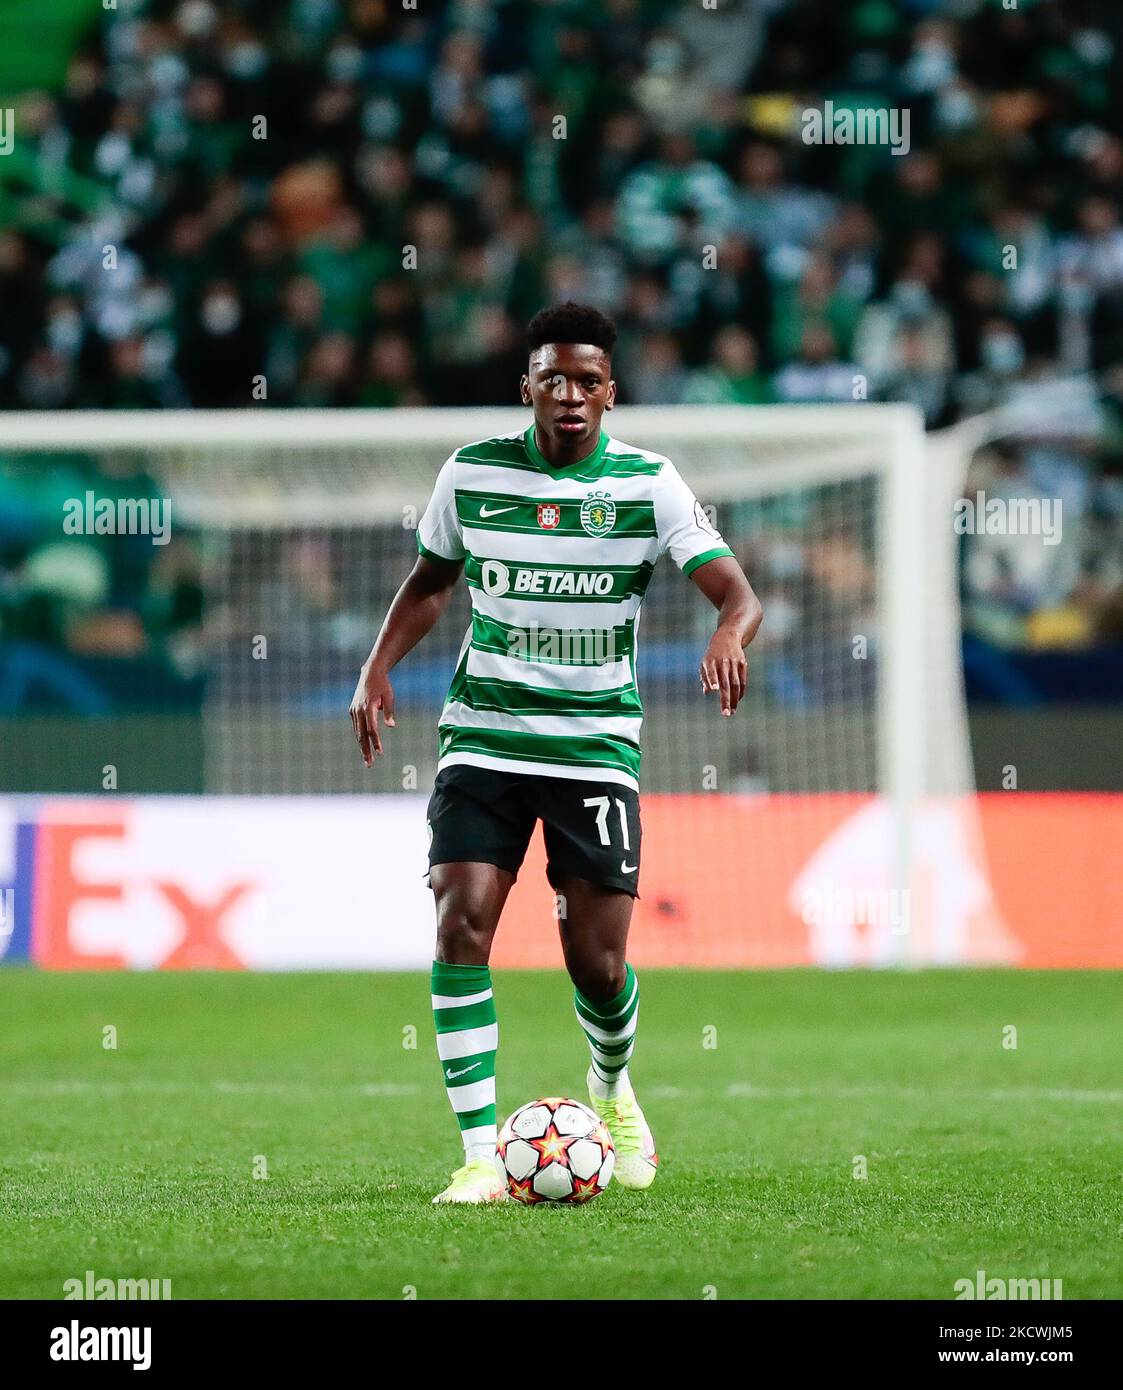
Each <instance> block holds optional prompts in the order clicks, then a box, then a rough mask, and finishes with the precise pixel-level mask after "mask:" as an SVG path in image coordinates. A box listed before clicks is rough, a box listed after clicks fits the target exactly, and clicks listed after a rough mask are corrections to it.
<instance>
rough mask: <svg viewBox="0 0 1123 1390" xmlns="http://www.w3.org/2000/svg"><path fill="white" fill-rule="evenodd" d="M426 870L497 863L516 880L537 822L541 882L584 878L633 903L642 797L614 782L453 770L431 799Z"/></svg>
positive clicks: (557, 885)
mask: <svg viewBox="0 0 1123 1390" xmlns="http://www.w3.org/2000/svg"><path fill="white" fill-rule="evenodd" d="M428 815H429V836H430V840H429V864H430V866H432V865H433V864H459V863H478V864H496V865H498V866H499V868H501V869H507V870H508V871H509V872H510V873H512V874H514V875H515V876H516V877H517V876H518V872H519V869H520V868H521V866H522V862H523V858H524V856H525V855H526V848H527V845H529V844H530V837H531V835H532V834H533V833H534V826H535V823H536V822H537V821H539V820H540V821H541V822H542V831H543V838H544V839H545V841H546V877H547V878H548V879H549V881H550V886H551V888H553V889H554V891H555V892H557V891H559V890H560V888H561V885H562V883H563V882H564V881H565V880H566V879H567V878H583V879H587V880H588V881H589V882H590V883H595V884H598V885H599V886H600V887H602V888H614V889H618V890H620V891H621V892H623V893H630V894H631V895H632V897H633V898H638V897H639V893H638V891H637V886H638V881H639V859H640V841H641V839H642V834H643V832H642V829H641V826H640V816H639V793H638V792H635V791H633V790H632V788H631V787H625V786H622V785H621V784H620V783H618V782H584V781H579V780H578V779H577V778H575V777H536V776H533V775H531V774H528V773H521V772H495V771H492V770H491V769H490V768H486V767H471V766H468V765H465V764H457V765H456V766H454V767H446V768H445V769H444V770H443V771H442V772H439V773H438V774H437V780H436V782H435V783H434V786H433V795H432V796H431V797H430V798H429V812H428Z"/></svg>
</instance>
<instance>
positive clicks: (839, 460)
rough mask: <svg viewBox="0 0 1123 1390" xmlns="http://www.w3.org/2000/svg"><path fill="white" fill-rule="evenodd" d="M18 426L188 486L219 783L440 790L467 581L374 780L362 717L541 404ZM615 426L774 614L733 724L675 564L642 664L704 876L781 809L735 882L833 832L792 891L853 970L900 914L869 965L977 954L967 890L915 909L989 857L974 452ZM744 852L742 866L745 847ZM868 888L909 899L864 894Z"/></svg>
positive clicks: (652, 754)
mask: <svg viewBox="0 0 1123 1390" xmlns="http://www.w3.org/2000/svg"><path fill="white" fill-rule="evenodd" d="M8 420H9V426H8V428H7V429H6V449H7V451H8V453H9V456H19V457H25V456H26V457H39V458H42V457H43V456H44V455H46V454H49V453H50V452H52V451H55V452H60V451H69V452H73V451H76V450H77V451H81V452H83V453H86V454H88V455H93V456H96V457H99V458H102V459H106V460H110V461H112V460H114V459H121V458H122V457H132V456H138V457H141V458H143V460H144V463H145V466H146V468H147V470H148V471H149V472H150V473H151V474H152V476H153V477H154V478H155V479H156V482H157V485H158V487H159V489H160V490H162V491H163V492H164V493H165V495H166V496H167V497H168V498H169V499H171V505H172V513H171V516H172V525H173V528H174V527H175V526H177V525H178V526H180V527H186V528H189V529H190V531H191V533H192V534H193V536H194V538H195V541H196V543H197V545H198V546H199V547H200V550H201V553H202V556H203V566H204V577H205V619H204V627H203V633H204V637H203V649H204V667H205V673H206V684H205V696H204V701H203V712H202V728H203V776H202V785H203V786H204V788H205V790H206V791H207V792H210V793H220V794H227V795H238V796H245V795H282V796H287V795H293V794H303V795H309V794H333V795H335V794H340V793H360V792H371V791H380V792H384V793H395V794H397V793H404V794H410V793H423V792H425V791H427V789H428V787H429V785H430V784H431V782H432V778H433V776H434V774H435V770H436V758H437V735H436V725H437V719H438V715H439V711H440V708H441V704H442V702H443V699H444V695H445V691H446V689H447V686H448V682H449V679H450V677H451V675H452V672H453V668H454V665H455V660H456V654H457V651H458V649H459V646H460V642H461V639H462V637H463V634H464V631H465V628H466V627H467V625H468V601H467V595H466V591H465V589H464V587H463V586H459V588H458V591H457V593H456V595H455V596H454V599H453V602H452V603H451V604H450V607H449V610H448V611H447V612H446V614H445V615H444V617H443V618H442V620H441V622H440V623H439V625H438V627H437V628H436V629H435V631H434V632H433V633H432V634H431V635H430V636H429V637H428V638H427V639H426V640H425V641H424V642H423V643H422V644H421V646H419V647H418V648H416V649H415V650H414V652H413V653H411V654H410V655H409V656H408V657H407V658H406V659H405V660H404V661H403V662H402V663H401V665H400V666H399V668H398V669H397V670H396V671H395V672H394V673H393V677H392V679H393V681H394V685H395V691H396V698H397V715H398V717H397V727H396V728H395V729H394V730H392V731H390V732H389V733H388V734H387V736H386V747H387V754H386V756H385V757H384V758H383V759H381V760H378V761H377V762H376V765H375V768H374V769H373V771H370V772H368V771H366V770H365V769H364V768H363V766H362V764H361V761H360V758H359V755H358V750H357V748H356V746H355V743H354V740H353V736H352V733H351V727H350V722H349V719H348V716H347V707H348V703H349V700H350V697H351V693H352V690H353V688H354V684H355V679H356V675H357V672H358V668H359V665H360V662H361V661H362V659H363V658H364V657H365V655H366V653H367V651H368V650H369V648H370V644H371V641H372V640H373V637H374V635H375V633H376V631H377V628H378V626H379V624H380V622H381V620H382V617H383V615H384V614H385V611H386V609H387V607H388V605H389V603H390V601H391V599H392V597H393V595H394V593H395V591H396V589H397V587H398V586H399V584H400V583H401V581H402V580H403V578H404V577H405V575H406V574H407V573H408V571H409V568H410V566H411V565H412V564H413V561H414V559H415V556H416V534H415V533H416V526H417V522H418V519H419V518H420V516H421V514H422V512H423V511H424V508H425V505H426V503H427V501H428V497H429V493H430V491H431V488H432V484H433V481H434V479H435V477H436V474H437V471H438V469H439V467H440V464H441V463H442V462H443V460H444V459H445V458H446V457H447V456H448V454H449V453H451V452H452V450H453V449H454V448H456V447H457V446H459V445H461V444H464V443H466V442H468V441H470V440H473V439H479V438H484V437H487V436H489V435H492V434H496V433H500V432H505V431H509V430H512V429H515V428H518V427H520V426H521V424H522V423H524V421H523V416H522V413H521V412H518V411H516V410H510V411H508V410H493V409H484V410H403V411H392V412H391V411H350V412H322V411H301V410H298V411H287V412H277V413H266V412H260V413H258V412H252V411H241V412H209V413H183V414H178V413H167V414H152V413H140V412H138V413H116V414H105V415H101V414H97V415H95V414H93V413H85V412H84V413H80V414H59V415H49V414H43V415H36V416H30V415H25V416H20V417H11V416H9V417H8ZM606 425H607V426H610V427H611V432H612V434H613V435H614V436H616V437H618V438H621V439H624V440H626V441H627V442H628V443H631V444H635V445H638V446H640V447H642V448H645V449H651V450H655V451H657V452H660V453H665V454H667V455H669V456H670V457H671V458H673V459H674V461H675V462H676V464H677V465H678V467H679V469H680V471H681V473H682V474H683V476H684V478H685V479H686V480H687V481H688V482H689V484H690V485H691V486H692V488H693V489H694V491H695V493H696V495H697V496H698V498H699V500H700V502H701V503H702V505H703V506H704V507H705V508H706V509H707V510H708V512H709V514H710V516H711V518H712V520H713V521H714V523H715V524H716V526H717V527H718V529H719V530H720V531H721V532H722V534H723V535H724V537H725V539H726V540H727V542H728V543H729V544H730V546H731V547H732V548H733V550H734V551H735V553H736V555H737V557H738V559H739V560H740V561H741V563H742V565H743V566H744V568H745V570H746V572H747V574H748V575H749V578H750V580H751V581H752V583H753V585H754V587H755V588H756V590H757V592H758V594H759V595H760V597H761V599H762V601H763V604H764V609H765V621H764V625H763V627H762V629H761V632H760V634H759V636H758V638H757V640H756V641H755V642H754V644H753V646H752V647H751V648H750V651H749V672H750V685H749V693H748V695H747V698H746V700H745V701H744V703H743V704H742V706H741V708H740V710H739V711H738V714H737V717H736V718H735V719H731V720H723V719H721V717H720V715H719V713H718V709H717V705H716V701H715V699H714V697H712V696H711V697H708V698H704V697H703V696H702V694H701V691H700V687H699V682H698V677H697V668H698V661H699V657H700V655H701V653H702V650H703V648H704V646H705V643H706V640H707V638H708V635H709V633H710V632H711V631H712V629H713V622H714V614H713V612H712V610H711V609H710V607H709V605H708V604H707V603H706V602H705V600H704V599H703V598H702V596H701V595H700V594H699V593H698V592H697V590H696V589H695V587H694V586H693V585H692V584H691V583H690V582H689V580H685V579H684V578H683V577H682V576H681V574H679V573H678V571H677V569H676V568H675V567H674V565H673V564H672V563H671V562H670V561H669V560H665V561H664V563H662V564H661V565H660V566H658V567H657V570H656V574H655V577H654V579H653V580H652V583H651V585H650V588H649V590H648V594H647V599H646V603H645V606H644V612H643V624H642V631H641V633H640V637H639V660H638V666H637V672H638V684H639V688H640V692H641V695H642V698H643V702H644V709H645V722H644V738H643V743H644V761H643V775H642V790H643V793H644V795H645V797H647V796H652V797H655V796H661V795H665V796H667V797H677V798H679V800H678V801H677V802H675V801H671V802H669V803H668V804H669V805H670V806H671V808H672V812H668V814H672V813H673V808H674V806H676V805H678V806H679V807H680V808H681V810H680V825H679V829H678V832H677V838H678V844H677V853H678V854H679V855H681V858H682V862H683V864H686V863H690V864H691V865H692V866H693V870H694V871H697V868H698V866H699V865H700V864H705V863H706V862H707V859H708V857H709V856H711V855H713V854H714V853H715V846H714V844H713V842H712V839H710V840H708V838H707V831H706V821H705V816H704V814H702V813H701V812H700V810H699V808H700V807H702V806H703V803H701V802H699V800H698V798H700V797H705V796H711V797H713V796H716V797H718V798H721V799H723V801H724V804H725V805H726V807H727V808H728V807H729V806H730V805H732V806H734V807H742V808H744V809H745V810H746V813H747V812H748V810H749V809H750V808H751V809H752V810H753V813H754V815H755V816H758V817H759V816H760V815H761V813H762V811H763V810H765V809H767V816H768V823H769V826H770V830H769V838H768V844H767V845H764V844H761V843H759V837H758V836H757V835H756V834H755V831H751V830H750V828H749V823H748V821H746V822H745V825H746V833H745V839H744V843H743V846H742V848H743V854H744V855H745V856H746V863H749V864H750V865H753V866H755V867H753V868H752V871H751V872H750V873H749V874H748V877H747V878H746V877H744V876H741V877H739V878H738V879H737V880H736V885H734V884H733V882H732V880H731V886H730V888H729V892H730V893H732V892H737V893H738V894H741V895H744V894H745V893H746V892H747V893H748V894H750V896H751V892H752V887H751V885H752V882H753V878H754V875H755V874H760V875H767V874H769V873H770V872H772V871H773V870H772V865H773V862H774V861H775V859H776V857H777V853H778V851H777V849H776V847H777V846H779V847H780V850H782V848H783V846H784V844H785V837H788V838H792V839H793V842H794V841H795V840H798V841H799V843H800V844H801V845H804V846H806V845H807V844H814V845H815V846H816V854H812V855H809V854H807V853H805V852H804V851H803V850H801V851H800V854H799V855H798V856H797V857H796V858H795V859H793V860H792V862H791V864H790V865H789V866H788V869H790V872H788V873H787V882H786V884H785V887H784V892H785V893H786V894H787V896H788V899H789V902H790V905H791V906H792V907H793V909H794V910H796V911H798V913H799V914H800V915H801V916H802V917H803V919H804V920H805V921H806V924H807V926H808V930H809V931H810V932H811V934H812V936H813V937H814V936H815V933H816V932H818V933H819V935H820V937H821V938H822V939H821V940H819V941H818V946H817V949H816V951H815V952H813V954H815V956H816V958H818V959H821V960H825V961H827V962H828V963H829V962H830V961H831V960H832V958H833V957H832V949H834V948H832V946H831V942H832V941H834V942H835V943H836V946H837V950H835V956H836V957H837V961H838V963H847V962H848V961H850V960H852V959H854V958H855V955H854V938H855V933H857V934H858V935H863V934H865V935H868V934H869V932H868V931H867V928H868V929H869V930H870V931H876V930H877V929H878V924H877V923H876V922H871V920H870V918H871V916H872V917H877V916H878V915H879V914H880V916H881V917H883V918H884V919H885V920H884V921H883V922H882V923H881V926H880V933H881V934H880V938H879V941H878V942H874V943H873V944H871V945H870V946H869V948H868V954H867V956H866V957H865V958H867V959H873V960H878V961H882V962H885V963H891V962H894V961H899V960H908V959H913V958H918V956H919V957H922V958H925V959H940V958H944V957H946V958H947V959H962V958H964V957H965V955H966V956H970V954H971V952H970V950H967V951H966V952H965V951H964V942H963V939H962V935H963V933H964V931H966V930H967V928H966V927H965V926H964V920H966V917H969V916H970V912H967V911H966V910H963V911H960V910H957V909H954V908H949V907H948V906H947V904H946V902H945V904H944V907H942V908H938V909H934V914H935V915H934V916H933V915H932V914H931V913H930V914H929V916H930V919H931V920H930V921H929V925H928V927H927V928H926V929H925V930H926V932H927V937H926V940H925V942H924V943H923V944H922V945H919V946H918V945H917V941H916V935H915V921H912V922H911V923H910V922H909V921H908V920H903V919H907V918H909V915H910V914H909V909H908V906H907V895H908V893H909V892H910V891H912V890H915V889H916V888H917V886H918V882H919V879H918V874H919V873H920V871H921V870H923V868H924V864H925V862H927V861H932V860H933V856H935V863H936V866H937V877H938V876H939V873H943V872H946V874H948V875H950V876H951V877H952V878H955V877H956V876H957V875H958V876H959V877H960V878H962V876H963V875H964V874H968V876H970V874H971V873H976V874H977V872H978V870H977V865H978V857H977V855H974V854H973V852H971V851H969V850H968V849H967V848H965V842H964V844H961V843H960V840H961V839H962V836H963V834H964V822H963V816H962V808H963V806H964V805H965V804H966V801H965V798H966V796H967V794H968V793H970V792H971V790H972V778H971V771H970V758H969V750H968V740H967V729H966V719H965V710H964V698H963V689H962V675H961V668H960V660H959V608H958V597H957V588H956V560H955V535H954V532H953V529H952V524H951V507H952V502H953V500H954V498H955V497H956V496H958V494H959V490H960V488H961V486H962V480H963V474H964V471H965V468H966V462H967V460H966V458H965V457H963V456H962V451H956V450H955V449H953V448H947V447H945V448H943V449H942V450H941V449H936V448H933V447H932V446H931V444H930V443H929V442H928V441H926V439H925V436H924V433H923V429H922V425H921V422H920V419H919V416H918V415H917V414H916V412H914V411H913V410H912V408H911V407H907V406H898V405H863V406H858V407H834V406H808V407H769V408H764V409H748V408H740V407H712V408H711V407H698V408H689V407H685V408H684V407H653V408H648V407H625V408H621V409H619V410H618V411H615V412H614V413H613V414H612V415H611V416H609V417H607V419H606ZM952 804H954V805H955V806H956V807H958V808H959V810H957V812H956V816H957V820H956V822H955V825H954V826H953V827H952V828H951V829H949V828H948V826H947V825H942V824H940V819H939V818H940V815H941V814H942V812H941V810H940V808H941V807H943V808H946V807H948V806H950V805H952ZM824 808H829V810H827V811H825V810H824ZM403 809H404V808H403ZM824 816H825V817H826V818H825V819H823V818H824ZM809 818H810V819H811V820H814V821H815V824H816V825H819V822H820V820H821V821H822V826H821V833H820V830H815V831H814V832H811V831H809V829H808V826H809V824H810V822H809ZM731 824H732V825H733V826H734V830H733V831H732V832H730V833H732V835H733V844H734V845H736V844H737V833H736V829H735V827H736V825H737V824H738V822H737V821H736V820H734V821H732V822H731ZM785 826H787V827H788V828H789V829H790V836H789V833H788V830H786V829H785ZM933 837H934V838H933ZM949 837H950V838H949ZM932 843H937V844H938V845H939V846H940V847H939V848H937V849H935V850H933V849H932V847H931V846H932ZM722 844H723V845H724V846H725V847H724V848H723V849H721V851H720V857H727V855H728V852H729V846H730V842H729V840H728V838H727V839H726V840H724V841H723V842H722ZM925 845H928V848H927V849H925ZM769 846H771V848H769ZM824 855H825V858H824ZM754 856H755V857H754ZM781 857H782V854H781ZM856 865H857V866H859V867H855V866H856ZM972 865H973V866H975V867H974V868H972V867H971V866H972ZM713 871H714V873H718V874H720V873H721V872H723V870H722V868H721V866H720V865H718V864H714V865H713ZM785 872H787V870H785ZM928 877H929V878H930V877H931V875H930V874H929V875H928ZM840 885H841V886H840ZM980 891H983V890H982V889H981V888H977V889H976V890H974V894H973V896H974V897H976V898H977V897H978V893H979V892H980ZM863 892H866V893H867V894H875V893H881V894H898V895H899V894H904V895H906V896H905V897H903V898H902V897H896V898H894V897H889V896H883V897H882V898H881V899H878V900H877V901H876V903H875V900H874V899H873V898H872V897H867V899H866V901H865V904H864V905H863V903H862V902H861V901H860V900H859V899H860V895H861V894H862V893H863ZM937 896H939V893H937ZM944 896H945V897H946V889H945V890H944ZM967 897H968V898H971V897H972V893H970V892H969V893H968V894H967ZM751 910H752V904H751V901H746V902H744V903H743V904H742V909H741V911H742V915H743V916H745V917H747V916H749V915H751ZM972 910H973V909H972ZM913 916H914V917H915V913H914V914H913ZM735 918H736V913H735V912H734V913H731V916H730V920H735ZM941 924H942V925H941ZM957 933H958V935H957ZM945 938H946V940H945ZM941 943H942V944H941ZM983 954H984V955H986V954H988V953H987V952H986V951H984V952H983ZM989 954H990V955H991V956H995V955H997V956H999V957H1001V955H1002V951H1001V950H998V951H997V952H996V951H993V950H992V951H990V952H989Z"/></svg>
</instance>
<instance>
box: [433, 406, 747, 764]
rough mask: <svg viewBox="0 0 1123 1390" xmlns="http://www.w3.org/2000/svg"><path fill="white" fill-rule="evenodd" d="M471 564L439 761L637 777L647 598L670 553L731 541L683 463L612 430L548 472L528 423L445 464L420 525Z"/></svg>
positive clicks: (695, 557)
mask: <svg viewBox="0 0 1123 1390" xmlns="http://www.w3.org/2000/svg"><path fill="white" fill-rule="evenodd" d="M417 544H418V549H419V550H420V552H421V553H422V555H428V556H430V557H432V558H434V559H442V560H463V561H464V573H465V577H466V579H467V581H468V586H469V590H470V594H471V600H472V625H471V627H470V628H469V629H468V631H467V632H466V633H465V635H464V642H463V644H462V646H461V648H460V656H459V660H458V662H457V666H456V674H455V675H454V677H453V680H452V685H451V686H450V688H449V692H448V699H447V701H446V703H445V707H444V710H443V712H442V714H441V718H440V725H439V737H440V761H439V764H438V768H439V769H442V768H446V767H452V766H455V765H456V764H460V763H468V764H471V765H473V766H475V767H488V768H496V769H499V770H504V771H509V772H521V773H537V774H539V775H542V776H548V777H575V778H579V779H582V780H586V781H608V782H622V783H625V784H626V785H628V786H631V787H636V788H638V786H639V766H640V746H639V736H640V723H641V721H642V718H643V706H642V705H641V704H640V697H639V691H638V690H637V688H636V673H635V653H636V633H637V630H638V628H639V613H640V606H641V605H642V603H643V596H644V592H645V591H646V589H647V585H648V582H649V580H650V578H651V574H652V571H653V569H654V567H655V562H656V560H658V558H659V556H660V555H662V554H663V552H664V551H666V550H669V551H670V553H671V556H672V558H673V559H674V561H675V563H676V564H677V565H678V566H679V568H680V569H681V570H682V571H683V573H684V574H690V573H691V572H692V571H693V570H695V569H697V568H698V566H699V565H703V564H705V563H706V561H707V560H713V559H716V558H717V557H718V556H720V555H732V553H733V552H732V551H731V550H730V549H729V547H728V546H727V545H726V544H725V542H724V541H723V540H722V538H721V536H720V535H719V534H718V533H717V531H715V530H714V528H713V526H711V524H710V522H709V520H708V518H707V516H706V514H705V512H704V511H703V510H702V508H701V506H700V505H699V503H698V502H697V500H696V498H695V496H694V494H693V492H691V490H690V488H689V487H687V485H686V483H684V482H683V480H682V478H681V477H680V476H679V473H678V470H677V469H676V468H675V466H674V464H673V463H671V461H670V460H669V459H667V458H664V457H663V456H662V455H661V454H652V453H648V452H647V451H646V450H644V449H635V448H632V447H631V446H630V445H628V444H622V443H621V442H620V441H619V440H618V439H612V438H610V437H609V436H608V435H606V434H605V433H604V432H603V431H602V433H601V436H600V442H599V443H598V445H597V447H596V449H595V450H594V452H593V453H591V454H590V455H589V456H588V457H587V458H583V459H581V460H579V461H578V462H577V463H575V464H572V465H570V466H569V467H567V468H557V469H555V468H551V467H550V465H549V464H548V463H547V462H546V460H545V459H544V458H543V457H542V454H541V452H540V451H539V449H538V446H537V444H536V443H535V439H534V426H533V425H531V426H530V428H529V429H527V430H526V431H525V433H522V434H519V433H517V432H516V433H513V434H505V435H500V436H498V437H497V438H494V439H483V440H480V441H478V442H477V443H475V444H466V445H465V446H464V447H463V448H462V449H457V450H456V452H455V453H454V454H453V455H452V456H451V457H450V458H449V459H448V460H447V461H446V463H445V465H444V467H443V468H442V469H441V472H440V475H439V476H438V478H437V483H436V487H435V488H434V490H433V496H432V499H431V500H430V502H429V506H428V507H427V508H426V510H425V515H424V516H423V517H422V518H421V523H420V525H419V527H418V532H417Z"/></svg>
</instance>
